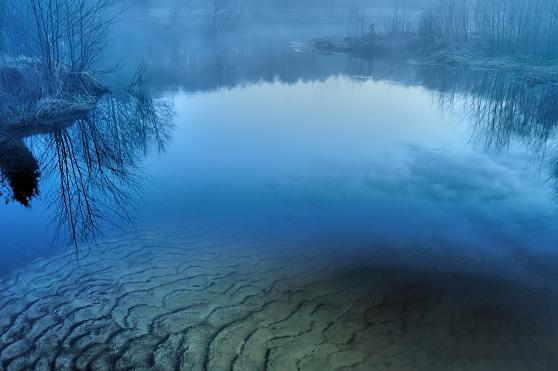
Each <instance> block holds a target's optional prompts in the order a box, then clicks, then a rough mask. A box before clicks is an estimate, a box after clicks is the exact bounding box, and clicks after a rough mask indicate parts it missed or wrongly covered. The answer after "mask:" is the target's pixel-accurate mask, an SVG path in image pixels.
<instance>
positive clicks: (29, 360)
mask: <svg viewBox="0 0 558 371" xmlns="http://www.w3.org/2000/svg"><path fill="white" fill-rule="evenodd" d="M338 257H339V256H337V255H336V252H334V251H332V252H326V251H324V252H323V253H321V254H316V252H315V251H314V252H311V249H306V248H304V247H301V248H300V249H298V250H294V252H293V250H292V249H286V248H284V247H283V246H281V244H277V246H271V245H270V244H269V243H264V242H257V241H251V242H249V241H245V240H242V239H238V238H232V237H228V238H216V237H215V236H214V234H213V233H211V232H209V231H207V230H202V229H188V230H178V231H176V230H164V231H163V229H162V228H153V229H145V230H142V231H138V232H134V233H129V234H125V235H122V236H119V237H118V238H111V239H107V240H106V241H104V242H102V243H100V245H99V246H98V247H97V248H95V249H94V251H92V252H91V253H90V254H86V255H84V256H81V257H79V258H77V259H76V257H75V256H73V255H72V254H68V255H64V256H57V257H55V258H52V259H48V260H41V261H37V262H35V263H34V264H32V265H31V266H29V267H27V268H25V269H24V270H21V271H19V272H16V273H14V274H13V275H11V276H10V277H8V278H7V279H6V280H4V282H2V283H0V290H1V294H0V369H2V370H24V369H39V370H70V369H74V370H76V369H80V370H81V369H83V370H118V369H123V370H239V371H240V370H321V371H325V370H453V369H462V370H498V369H501V370H537V369H540V370H543V369H548V370H551V369H554V368H552V367H554V366H555V365H556V364H558V363H556V357H555V356H554V354H553V353H554V349H557V348H556V347H555V345H556V343H555V342H553V341H552V340H549V341H547V339H538V338H537V336H538V334H537V333H536V332H529V331H531V330H530V329H525V328H523V327H522V326H520V325H515V324H510V322H509V321H510V319H509V318H506V316H501V317H499V316H495V315H494V314H493V313H491V312H489V311H487V312H483V311H482V310H474V311H472V310H471V311H464V310H459V309H456V308H453V307H451V306H449V305H444V302H443V301H444V298H443V297H438V296H436V295H430V294H428V293H425V294H424V295H422V294H421V290H420V288H417V287H410V286H409V285H404V284H401V285H399V284H393V285H388V286H386V285H383V284H379V283H378V282H380V281H379V280H380V279H381V277H380V276H379V275H377V274H376V273H374V272H373V271H368V270H367V269H366V267H355V266H350V267H343V268H341V265H340V264H338V260H339V259H338ZM547 367H548V368H547Z"/></svg>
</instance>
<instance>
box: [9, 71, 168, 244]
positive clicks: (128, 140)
mask: <svg viewBox="0 0 558 371" xmlns="http://www.w3.org/2000/svg"><path fill="white" fill-rule="evenodd" d="M134 81H135V83H134V84H133V85H131V86H130V88H129V89H128V91H127V93H126V94H124V95H122V96H118V97H117V96H107V97H105V98H104V99H103V100H102V101H101V102H100V103H99V105H98V106H97V108H96V109H95V110H94V111H92V112H90V113H89V114H88V115H86V116H85V117H82V118H80V119H78V120H75V121H72V122H60V123H57V124H56V125H53V126H50V127H49V128H40V127H37V128H29V129H28V130H26V131H25V132H21V131H20V132H9V131H5V132H4V133H2V134H0V173H1V177H0V192H1V194H2V196H3V197H4V198H5V200H6V202H7V203H10V202H17V203H20V204H21V205H23V206H26V207H29V206H30V204H31V201H32V200H33V199H34V198H35V197H36V196H37V195H38V194H39V178H41V179H40V180H41V182H40V183H41V185H43V184H44V185H47V184H48V185H49V187H48V188H49V189H48V190H47V191H46V192H45V196H46V198H45V199H46V200H47V201H48V202H49V204H50V208H51V209H52V210H55V214H54V215H55V219H56V223H55V224H56V226H57V227H58V228H60V229H61V232H63V234H67V235H68V237H69V241H70V242H71V243H73V244H76V243H77V242H90V241H91V240H94V239H95V238H96V237H97V236H98V235H99V234H100V233H101V227H102V226H103V225H104V224H105V223H109V224H118V225H120V224H121V223H127V222H131V221H132V217H133V210H134V206H133V202H132V199H133V198H134V196H135V195H136V194H137V192H138V190H139V189H140V188H141V186H142V184H141V163H142V159H143V158H144V157H145V156H146V155H147V154H148V153H149V152H150V151H152V150H156V151H159V152H162V151H164V150H165V146H166V144H167V143H168V142H169V140H170V137H171V131H172V128H173V123H172V119H173V115H174V113H173V108H172V106H171V104H170V103H169V102H167V101H165V100H164V99H156V98H153V97H152V96H151V95H150V94H149V93H148V92H147V91H146V90H145V89H144V88H143V84H142V83H141V76H139V77H138V78H137V79H135V80H134ZM28 146H29V147H30V148H32V149H33V151H31V150H30V149H29V147H28ZM33 152H34V153H35V154H36V156H34V154H33Z"/></svg>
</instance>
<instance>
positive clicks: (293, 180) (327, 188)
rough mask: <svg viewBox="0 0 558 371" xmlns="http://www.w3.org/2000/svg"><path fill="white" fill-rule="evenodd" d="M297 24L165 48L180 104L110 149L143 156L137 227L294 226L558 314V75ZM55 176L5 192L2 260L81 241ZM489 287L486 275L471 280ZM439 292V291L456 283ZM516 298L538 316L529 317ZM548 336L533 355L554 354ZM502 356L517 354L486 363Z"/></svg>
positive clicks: (280, 235)
mask: <svg viewBox="0 0 558 371" xmlns="http://www.w3.org/2000/svg"><path fill="white" fill-rule="evenodd" d="M297 40H298V39H297V38H292V37H291V38H289V37H288V36H285V40H282V41H281V43H278V44H279V46H276V47H275V48H271V47H269V46H268V48H269V49H271V50H267V49H259V48H258V45H260V44H265V43H264V41H265V39H264V41H262V40H259V39H255V40H250V42H248V46H245V45H242V46H240V47H239V46H235V47H234V48H233V47H231V48H228V47H227V46H226V45H227V44H226V42H225V41H222V40H221V41H220V42H221V43H219V44H218V45H216V47H215V51H216V52H217V51H218V52H219V55H220V57H219V58H216V59H215V58H214V55H210V56H203V55H193V56H188V58H185V57H184V56H178V57H176V58H178V59H177V60H175V59H172V58H171V57H169V56H163V57H161V59H162V60H163V62H162V61H160V60H156V59H154V60H152V61H151V62H152V64H153V66H152V68H153V70H155V71H156V70H157V68H161V69H164V68H165V67H164V66H165V63H167V64H172V63H178V66H176V65H175V66H174V67H173V68H172V70H170V72H169V74H172V76H168V79H167V77H165V78H161V79H160V80H155V81H153V89H152V91H151V92H150V94H152V96H153V97H155V98H154V99H155V102H157V103H156V104H159V103H161V102H164V104H165V109H166V108H168V109H172V110H173V112H174V115H173V117H172V120H171V121H172V123H171V122H170V121H169V122H168V123H166V124H165V125H159V126H157V125H146V127H147V129H142V131H141V133H140V134H141V135H140V134H138V133H136V134H134V135H137V136H136V137H134V138H136V139H135V140H136V142H135V144H133V145H132V144H130V145H129V146H126V148H124V149H125V150H126V151H128V152H125V155H124V156H120V157H117V156H113V155H110V156H109V157H110V158H111V159H113V160H114V159H115V158H116V159H117V160H115V161H117V162H119V163H120V164H122V166H132V167H133V168H134V172H133V183H128V182H124V188H122V189H123V190H124V193H127V192H126V191H129V193H128V194H127V195H126V197H125V198H126V199H127V203H126V205H127V206H125V207H124V210H125V211H126V212H125V214H126V215H125V219H126V218H127V217H128V216H130V219H132V220H133V225H134V226H136V227H137V228H138V229H139V230H140V231H141V230H142V226H144V225H158V224H159V223H165V224H168V223H174V224H173V225H179V226H182V225H183V226H188V228H191V227H192V226H196V227H202V228H213V229H215V230H218V231H220V233H223V234H226V233H229V234H231V233H232V234H234V235H237V236H238V235H240V236H242V238H249V239H256V238H257V239H258V240H259V241H264V242H263V243H264V245H266V244H267V245H273V244H274V243H276V242H277V241H286V242H285V243H286V244H288V245H292V246H293V247H295V250H294V251H297V250H298V251H299V252H300V246H301V245H297V242H295V241H299V238H300V239H303V240H304V241H306V242H305V243H306V244H307V245H305V246H310V247H307V248H305V249H306V250H304V249H303V250H304V251H307V252H311V255H313V256H314V257H316V256H320V254H322V253H323V254H325V252H324V251H330V250H328V249H334V250H335V251H337V253H338V254H339V255H336V256H337V258H335V259H334V261H335V260H336V259H337V261H338V262H339V266H342V265H343V264H344V265H343V266H344V267H345V268H343V269H354V263H352V262H353V259H356V261H359V264H364V265H365V266H366V264H367V263H363V262H369V265H368V266H367V267H368V269H371V270H372V271H374V270H375V271H376V272H379V271H381V272H384V273H385V274H384V275H383V276H382V277H396V278H397V280H398V281H402V282H404V283H406V284H411V283H412V284H417V283H421V284H422V285H424V286H423V287H426V288H428V290H434V288H435V290H438V289H440V290H441V291H440V292H446V291H444V290H447V291H450V292H453V294H454V295H455V296H456V297H460V295H459V294H456V290H463V292H464V294H463V296H461V299H462V300H464V301H465V302H467V303H468V304H479V303H480V304H482V305H481V306H483V305H485V304H486V305H491V306H494V307H499V308H503V311H504V312H506V313H508V314H509V313H511V314H509V316H511V317H510V318H512V319H511V320H510V321H512V322H511V323H515V322H513V321H514V320H515V319H517V318H519V320H518V321H519V322H518V323H522V322H521V321H522V320H525V321H526V323H530V322H528V320H527V319H526V318H529V319H531V318H536V317H537V316H538V319H539V320H540V319H541V318H542V319H543V322H544V323H545V324H546V326H548V328H547V330H548V329H553V328H554V324H553V322H554V321H555V320H556V316H555V315H554V314H553V313H556V312H555V311H554V309H556V308H555V304H557V302H556V299H557V298H558V297H557V296H556V289H557V284H558V265H556V263H558V260H557V257H558V256H557V254H556V242H557V241H558V223H557V221H558V219H557V215H558V214H557V212H558V200H557V197H556V196H557V193H556V192H557V188H556V187H555V185H556V184H555V181H556V180H555V176H556V174H558V171H557V168H556V155H557V154H558V153H557V152H555V139H554V136H553V134H554V127H555V125H556V123H557V122H558V121H557V120H558V111H557V109H556V107H557V105H556V103H558V102H557V101H558V95H557V90H556V88H555V87H553V86H546V85H536V86H530V85H528V84H526V83H524V82H521V81H516V80H513V79H511V78H509V77H507V76H503V75H501V74H498V73H496V72H478V71H477V72H474V71H470V72H466V71H460V70H457V69H442V68H435V67H426V66H418V65H412V64H402V63H399V62H394V61H391V60H373V61H365V60H360V59H354V58H349V57H346V56H340V55H323V54H319V53H316V52H313V51H310V50H309V49H308V48H307V45H306V44H305V43H303V42H300V41H297ZM223 43H224V44H223ZM178 54H180V53H178ZM169 58H170V59H169ZM204 58H207V60H206V59H204ZM176 61H179V62H180V63H179V62H176ZM208 61H211V62H212V63H208ZM260 63H261V64H260ZM153 74H154V76H156V75H157V73H156V72H153ZM173 76H174V77H173ZM175 77H177V78H175ZM123 99H124V101H125V102H130V101H132V106H133V105H134V104H135V103H134V102H135V101H134V100H133V99H131V100H130V98H123ZM126 99H128V100H126ZM126 112H127V111H126ZM99 117H102V115H100V116H99ZM127 117H128V116H127ZM142 117H143V116H142ZM100 120H101V119H100ZM99 125H100V126H102V125H103V124H99ZM100 131H101V132H102V130H100ZM123 133H124V134H126V131H125V130H123ZM161 133H163V135H161ZM49 135H50V134H47V135H46V136H43V137H44V138H48V136H49ZM44 138H43V139H44ZM138 138H144V142H145V143H143V142H142V141H141V140H140V139H138ZM25 141H26V143H27V144H28V146H29V148H31V150H32V152H33V154H34V155H35V157H36V158H37V161H38V162H39V163H40V166H41V169H46V168H47V167H48V166H49V165H48V164H47V162H49V161H54V160H53V158H51V157H49V155H48V153H50V152H49V151H50V150H51V148H50V147H49V146H48V143H49V142H48V140H43V141H41V140H38V139H37V138H36V137H33V138H27V139H25ZM45 143H46V144H45ZM138 143H139V144H138ZM111 161H112V160H111ZM2 166H4V167H3V171H4V172H6V170H5V169H7V168H9V166H11V165H2ZM53 173H54V174H53ZM56 179H59V178H57V175H56V171H54V172H52V171H51V172H49V171H47V170H42V171H41V176H40V177H39V186H38V187H39V194H38V196H36V197H33V198H32V199H31V201H30V207H29V208H25V207H23V206H22V205H21V204H20V203H18V202H8V204H7V205H6V206H3V207H2V208H1V209H0V220H1V221H2V223H0V232H1V234H2V236H3V237H2V249H0V261H1V262H2V263H1V265H0V272H1V273H2V274H4V275H6V274H9V273H10V272H11V271H13V270H14V269H15V268H17V267H24V266H25V264H27V263H28V262H29V261H31V260H33V259H35V258H37V257H40V256H51V255H53V254H55V253H56V252H57V251H59V250H60V249H65V248H66V247H65V246H66V244H65V240H66V238H65V237H66V236H67V229H65V227H64V226H62V231H61V234H56V225H58V224H60V223H58V222H57V221H59V219H56V215H60V214H59V213H60V211H59V210H60V206H59V204H58V203H57V202H56V200H59V199H60V189H61V188H60V184H59V183H60V182H59V181H57V180H56ZM89 180H90V181H91V182H92V184H95V187H98V188H95V189H94V192H97V193H94V195H98V194H101V195H102V196H100V197H99V196H95V197H92V202H97V201H98V202H100V203H110V202H111V197H110V196H108V197H107V195H106V194H103V192H106V191H105V190H103V188H102V187H103V186H102V182H98V181H97V180H98V175H93V176H91V177H89ZM130 184H133V190H132V189H130V188H132V186H131V185H130ZM88 189H89V188H88ZM78 191H79V189H78ZM8 193H9V188H8ZM128 198H129V199H128ZM117 199H118V200H120V198H117ZM98 210H99V214H100V215H99V218H98V224H99V225H100V226H101V228H102V230H103V231H105V232H106V233H107V234H108V235H111V234H115V233H117V230H118V228H117V227H121V228H124V230H133V228H132V227H131V225H130V224H129V223H122V220H121V218H117V216H122V215H117V214H118V213H116V214H115V213H106V217H104V216H105V214H104V213H103V211H102V210H104V209H103V208H102V207H100V208H99V209H98ZM57 213H58V214H57ZM101 214H102V216H101ZM62 215H65V214H64V213H62ZM107 219H109V220H108V221H107ZM77 220H78V221H79V219H77ZM113 222H114V223H113ZM113 224H115V225H116V226H113ZM66 227H67V226H66ZM180 228H181V227H178V229H180ZM184 228H186V227H184ZM182 232H183V233H185V232H184V231H182ZM56 235H58V236H61V237H59V238H58V239H57V240H54V236H56ZM291 237H292V239H291ZM51 241H55V242H51ZM93 250H94V249H93ZM287 250H288V249H287ZM339 251H341V252H339ZM254 256H257V254H255V255H254ZM231 264H232V263H231ZM239 264H240V263H239ZM359 267H361V266H360V265H359ZM338 268H339V267H338ZM361 268H362V267H361ZM386 269H387V271H385V270H386ZM23 270H25V269H23ZM386 272H390V273H386ZM376 274H378V273H376ZM369 277H370V276H369V275H366V274H364V275H363V276H362V281H367V280H368V279H369ZM356 279H357V280H358V276H357V278H356ZM390 279H391V278H390ZM262 280H263V279H262ZM380 281H381V280H380ZM381 282H383V281H381ZM390 282H391V281H390ZM495 282H496V283H495ZM347 285H349V287H350V286H353V287H354V283H348V284H347ZM475 287H477V288H479V287H480V288H482V290H481V289H479V290H478V291H475V290H473V292H474V294H471V292H470V291H467V290H471V288H473V289H474V288H475ZM428 290H427V291H428ZM498 290H502V291H500V292H496V291H498ZM419 291H420V290H419ZM436 292H437V294H432V292H431V291H428V292H427V293H426V294H424V295H425V297H427V298H431V297H442V298H447V297H448V296H447V295H445V294H441V293H439V292H438V291H436ZM465 292H467V293H468V294H465ZM452 303H454V304H453V305H455V302H452ZM448 305H449V307H451V305H452V304H448ZM516 309H517V312H518V313H519V312H521V313H524V312H525V313H528V315H527V314H526V315H525V317H523V316H522V315H518V317H514V316H515V313H516V312H515V311H516ZM428 313H430V312H428ZM475 313H476V312H475ZM489 313H492V312H489ZM497 313H500V312H497ZM430 314H431V313H430ZM508 314H507V315H508ZM491 315H492V314H491ZM483 318H484V319H485V320H486V318H485V317H483ZM467 320H468V319H467ZM477 320H478V318H477ZM464 321H465V320H464ZM486 321H487V323H491V324H493V323H492V322H490V321H488V320H486ZM293 326H296V324H295V325H293ZM448 326H449V325H448ZM526 326H527V325H526ZM457 327H459V326H457ZM509 328H510V329H515V325H509ZM499 329H500V328H499V327H497V328H496V330H494V329H493V330H494V331H496V332H497V333H499V332H498V331H500V330H501V329H500V330H499ZM485 330H486V328H483V331H485ZM471 331H472V330H471ZM486 331H488V330H486ZM502 331H503V330H502ZM510 331H511V330H510ZM548 331H549V332H550V333H545V335H544V336H543V335H541V333H538V332H536V331H535V330H532V332H529V334H531V335H532V336H535V337H538V338H539V339H542V340H540V343H541V344H542V343H543V342H544V341H547V340H548V339H550V340H548V341H549V342H550V344H556V343H555V342H553V340H552V339H555V335H556V334H557V332H555V331H554V330H548ZM465 332H467V331H465ZM488 332H490V331H488ZM502 333H503V332H502ZM518 333H519V334H523V333H522V332H521V331H519V330H518ZM475 334H476V333H475ZM477 335H478V334H477ZM531 335H529V336H531ZM479 336H481V335H479ZM502 336H504V335H502ZM525 336H527V335H524V334H523V335H520V336H519V337H525ZM547 336H548V337H547ZM481 337H482V336H481ZM525 338H526V337H525ZM363 341H364V340H363ZM364 343H366V342H365V341H364ZM465 343H467V341H465ZM512 343H513V342H512ZM515 344H517V343H515ZM537 344H539V343H537ZM464 346H465V347H467V345H464ZM529 346H530V345H526V346H525V348H522V349H526V348H528V347H529ZM534 348H536V347H534ZM534 348H530V349H534ZM436 349H437V348H436ZM467 349H469V348H467ZM471 349H472V348H471ZM471 349H469V350H468V351H469V352H473V353H469V354H470V356H471V358H475V353H474V352H475V350H471ZM545 349H546V348H541V349H539V348H536V349H535V351H534V353H535V354H536V356H535V358H534V359H533V358H530V356H528V355H525V356H523V355H521V356H518V357H519V358H520V361H521V362H523V361H525V362H527V363H524V364H530V365H531V366H532V367H533V368H532V369H541V370H542V369H550V368H547V367H549V366H548V365H549V363H546V362H551V361H552V359H551V358H552V357H551V354H550V353H549V352H546V351H545ZM254 352H255V353H253V354H257V351H256V350H254ZM251 354H252V353H251ZM449 354H451V353H449ZM478 354H480V351H479V353H478ZM478 354H477V355H478ZM507 356H509V354H508V355H505V352H504V353H501V354H498V355H497V356H495V358H496V359H498V360H499V359H500V358H498V357H502V358H504V357H507ZM448 357H450V356H448ZM256 358H257V357H256ZM488 358H490V355H489V356H488ZM493 358H494V357H493ZM526 360H528V361H526ZM285 362H286V361H285ZM328 362H332V361H331V359H328ZM498 362H499V361H498ZM210 363H211V362H210ZM285 364H286V363H285ZM332 364H333V363H328V365H329V366H331V365H332ZM339 364H340V365H341V364H342V363H339ZM417 364H418V363H417ZM425 364H426V363H425ZM450 364H451V363H450ZM495 364H499V365H502V367H505V363H497V362H496V363H490V362H488V361H487V363H486V365H492V366H490V367H495V366H494V365H495ZM522 364H523V363H522ZM322 365H323V364H322ZM480 365H482V363H481V364H478V363H477V366H478V367H481V366H480ZM214 366H215V365H214ZM237 366H239V365H238V364H237ZM240 366H241V364H240ZM345 366H347V364H345ZM384 366H385V365H384ZM215 367H216V369H219V367H218V366H215ZM246 367H248V366H246ZM331 367H332V366H331ZM378 367H379V366H378ZM386 367H387V366H386ZM401 367H402V369H403V368H404V367H403V366H401ZM437 367H438V368H439V369H443V367H442V366H440V365H438V366H437ZM486 367H489V366H486ZM210 368H211V367H210ZM239 369H242V367H240V368H239ZM245 369H250V367H248V368H245ZM309 369H311V368H309ZM370 369H371V368H370ZM379 369H381V368H379ZM394 369H398V368H394ZM477 369H481V368H477ZM486 369H496V368H486ZM502 369H506V368H502ZM507 369H509V368H507ZM519 369H521V368H519Z"/></svg>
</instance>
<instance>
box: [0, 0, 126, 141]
mask: <svg viewBox="0 0 558 371" xmlns="http://www.w3.org/2000/svg"><path fill="white" fill-rule="evenodd" d="M121 12H122V8H121V5H120V4H119V2H118V1H116V0H98V1H88V0H61V1H46V0H29V1H23V2H21V1H16V0H6V1H2V2H0V35H1V38H0V101H1V102H2V104H1V105H0V128H1V129H2V130H3V131H6V130H8V131H12V130H16V131H22V130H30V129H31V128H34V129H36V130H39V131H40V130H47V129H46V128H47V127H49V126H52V125H53V124H60V123H64V122H70V121H72V120H75V119H76V118H78V117H80V116H83V115H84V114H86V113H87V112H89V111H90V110H92V109H93V108H94V107H95V106H96V105H97V103H98V101H99V100H100V98H101V97H102V96H103V95H104V94H105V93H107V92H108V89H107V88H106V87H105V86H103V85H102V84H101V83H100V82H99V81H98V78H97V74H96V73H95V72H94V71H95V67H96V64H97V63H98V62H99V60H100V59H101V57H102V54H103V52H104V51H105V49H106V45H107V40H108V34H109V31H110V28H111V25H112V24H114V22H115V21H116V20H117V18H118V17H119V15H120V14H121Z"/></svg>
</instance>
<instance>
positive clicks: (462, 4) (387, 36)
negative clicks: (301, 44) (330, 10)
mask: <svg viewBox="0 0 558 371" xmlns="http://www.w3.org/2000/svg"><path fill="white" fill-rule="evenodd" d="M396 3H397V2H396ZM557 39H558V2H557V1H555V0H435V1H433V2H432V3H431V5H430V6H429V7H428V8H427V9H426V10H424V11H423V12H422V13H421V15H420V16H419V17H418V18H417V19H411V17H409V16H408V13H407V12H406V10H405V9H404V8H400V7H398V6H397V5H395V6H394V8H393V12H392V15H391V16H390V17H389V19H388V20H387V21H386V22H385V24H382V25H378V24H376V23H374V22H372V21H371V19H370V17H368V15H367V13H366V12H365V11H358V10H357V11H354V12H353V15H352V16H351V20H350V27H349V33H348V35H347V37H345V38H342V39H320V40H316V42H315V46H316V47H317V48H318V49H319V50H321V51H326V52H345V53H352V54H357V55H362V56H369V57H374V56H386V55H397V56H399V57H400V56H404V57H407V58H408V59H410V60H412V61H413V62H416V63H421V64H440V65H446V66H448V65H449V66H452V65H454V66H465V67H470V68H489V69H497V70H499V71H502V72H512V73H516V74H518V75H520V76H521V77H524V78H526V79H527V82H528V83H530V84H536V83H539V82H542V81H544V82H558V44H557V43H556V42H555V40H557Z"/></svg>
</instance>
